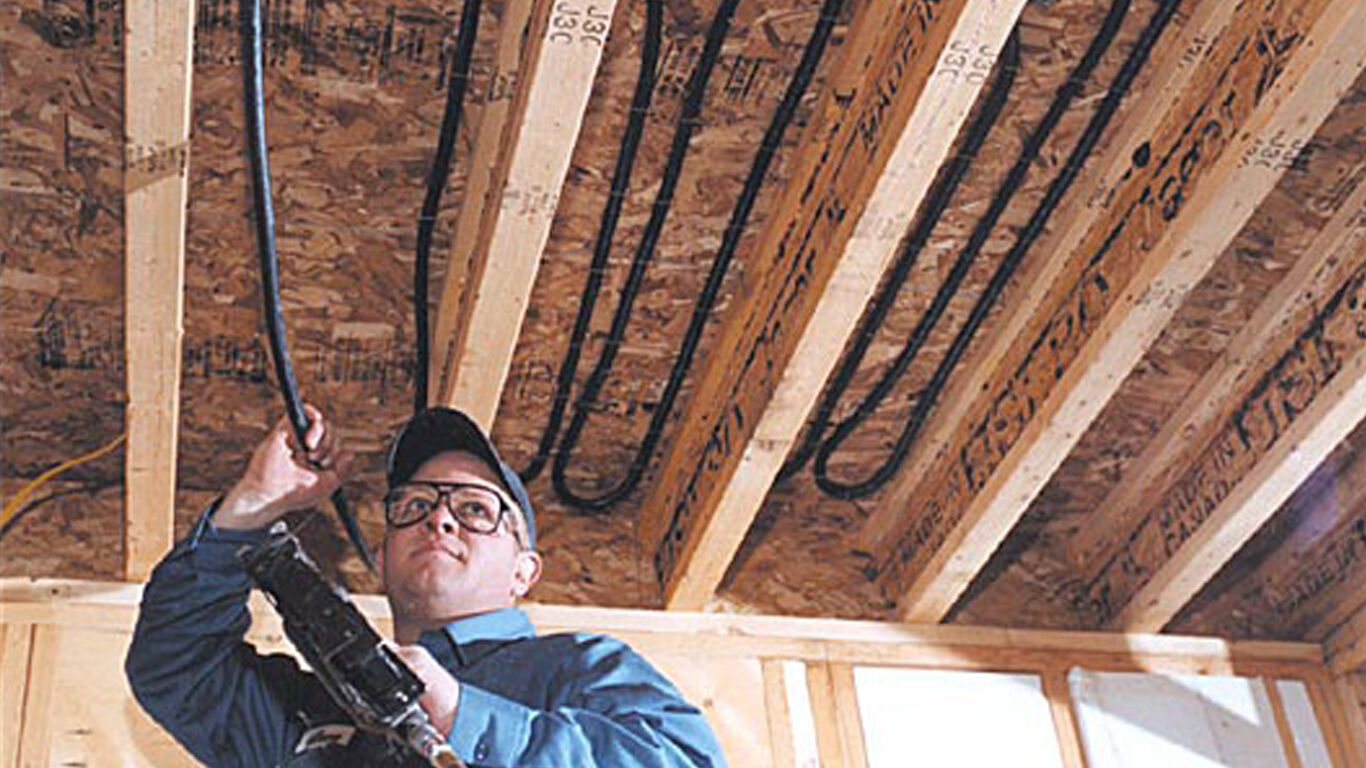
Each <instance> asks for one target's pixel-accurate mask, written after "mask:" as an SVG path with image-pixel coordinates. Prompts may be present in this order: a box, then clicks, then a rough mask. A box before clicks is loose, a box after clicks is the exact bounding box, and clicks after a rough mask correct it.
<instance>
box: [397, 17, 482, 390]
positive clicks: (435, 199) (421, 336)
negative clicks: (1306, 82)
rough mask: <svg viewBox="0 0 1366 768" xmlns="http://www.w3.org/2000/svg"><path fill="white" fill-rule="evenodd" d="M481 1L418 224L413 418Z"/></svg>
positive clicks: (425, 368) (423, 384)
mask: <svg viewBox="0 0 1366 768" xmlns="http://www.w3.org/2000/svg"><path fill="white" fill-rule="evenodd" d="M479 3H480V0H465V4H464V5H463V6H462V7H461V10H460V32H459V34H458V35H457V36H456V40H455V56H454V57H453V60H452V63H451V71H450V74H449V76H448V77H449V79H448V80H447V81H446V110H445V112H444V113H443V114H442V116H441V130H440V133H439V134H438V139H437V145H436V156H435V157H434V158H433V159H432V167H431V169H430V170H429V171H428V172H427V195H426V197H425V198H424V199H423V201H422V213H421V214H420V215H419V216H418V219H417V259H416V261H414V262H413V318H414V320H415V321H416V326H417V334H416V336H417V355H416V357H415V366H414V372H413V378H414V384H415V386H414V388H413V412H414V413H417V412H418V411H421V410H422V409H423V408H426V407H427V379H428V377H429V375H430V374H429V370H430V367H431V363H430V360H431V329H430V328H429V327H428V320H427V302H428V289H427V285H428V282H429V277H428V272H429V270H428V265H429V264H430V262H431V250H432V234H433V232H434V231H435V230H436V214H437V212H438V211H440V209H441V193H442V192H443V191H444V190H445V189H446V180H447V179H449V178H450V175H451V165H452V161H453V160H454V158H455V140H456V137H457V135H458V134H459V132H460V117H461V114H462V112H463V107H464V104H465V86H466V84H467V83H468V82H469V78H470V60H471V59H473V58H474V42H475V38H476V37H477V32H478V30H479Z"/></svg>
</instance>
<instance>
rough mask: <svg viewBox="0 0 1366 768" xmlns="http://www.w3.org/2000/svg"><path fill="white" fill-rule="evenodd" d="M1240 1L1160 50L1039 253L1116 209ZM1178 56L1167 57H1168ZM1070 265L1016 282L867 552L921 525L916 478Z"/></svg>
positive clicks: (1200, 9) (1062, 245)
mask: <svg viewBox="0 0 1366 768" xmlns="http://www.w3.org/2000/svg"><path fill="white" fill-rule="evenodd" d="M1235 8H1236V5H1235V4H1233V3H1199V4H1197V5H1196V7H1195V10H1194V12H1193V14H1192V15H1191V16H1190V18H1189V19H1187V20H1186V22H1185V23H1184V24H1182V25H1181V26H1180V28H1179V29H1176V30H1169V31H1168V32H1167V33H1166V34H1167V35H1173V34H1174V35H1175V37H1174V39H1173V40H1172V41H1171V46H1170V47H1169V48H1167V47H1164V46H1163V45H1162V44H1161V43H1159V44H1158V48H1157V50H1155V51H1154V53H1155V54H1157V55H1158V57H1159V58H1160V59H1161V60H1162V62H1163V65H1162V66H1161V67H1159V68H1157V70H1156V71H1155V72H1153V73H1152V80H1151V81H1150V84H1149V85H1148V87H1147V88H1144V89H1143V90H1142V91H1140V92H1139V93H1136V94H1131V95H1130V97H1129V98H1132V99H1134V100H1135V103H1134V105H1133V107H1132V108H1131V109H1130V110H1129V114H1131V115H1132V118H1130V119H1129V120H1126V121H1125V122H1124V123H1122V124H1121V125H1118V126H1114V128H1113V130H1114V134H1115V135H1114V138H1113V139H1112V140H1110V148H1109V149H1108V150H1107V151H1106V152H1105V153H1104V154H1101V155H1099V156H1096V157H1093V158H1092V159H1091V160H1090V161H1088V162H1087V163H1086V166H1085V167H1084V168H1083V169H1082V172H1081V174H1080V175H1079V177H1078V179H1077V181H1076V183H1075V184H1074V188H1075V189H1077V190H1089V191H1087V192H1086V193H1085V194H1077V193H1074V194H1071V195H1067V196H1065V197H1064V198H1063V200H1062V202H1061V204H1060V205H1059V207H1058V209H1057V210H1056V211H1055V212H1054V214H1053V215H1052V217H1051V221H1053V222H1055V223H1056V225H1055V227H1056V228H1055V229H1053V233H1052V234H1049V233H1045V234H1044V235H1043V236H1042V237H1041V239H1040V240H1039V241H1038V242H1037V243H1036V244H1035V246H1034V250H1035V252H1037V253H1071V252H1072V251H1074V250H1075V249H1076V248H1077V247H1078V244H1079V243H1080V242H1081V239H1082V238H1083V237H1084V236H1085V235H1086V232H1087V229H1088V226H1089V225H1090V223H1091V222H1092V220H1093V219H1094V217H1095V216H1097V215H1102V214H1103V213H1104V212H1105V211H1106V210H1108V208H1109V207H1110V205H1111V204H1110V203H1109V202H1108V201H1107V198H1108V191H1109V190H1112V189H1115V188H1116V187H1118V186H1119V184H1120V182H1121V181H1123V180H1124V178H1125V177H1126V175H1128V174H1131V173H1132V170H1131V169H1132V166H1133V159H1132V158H1133V156H1134V153H1135V152H1137V151H1138V150H1139V148H1140V147H1141V146H1143V145H1144V144H1145V143H1148V142H1149V140H1150V139H1151V137H1152V135H1153V134H1154V133H1155V132H1156V131H1157V129H1158V127H1159V126H1160V125H1161V121H1162V119H1163V118H1164V117H1165V116H1166V115H1167V113H1168V112H1169V111H1171V110H1172V109H1174V108H1176V106H1177V105H1178V102H1179V100H1180V97H1181V96H1182V94H1184V92H1185V90H1186V87H1187V85H1188V83H1189V82H1190V80H1191V78H1193V77H1194V76H1195V74H1196V72H1197V70H1198V69H1199V66H1200V64H1201V61H1202V59H1201V57H1202V56H1203V55H1204V53H1205V52H1206V51H1207V50H1208V49H1209V45H1210V43H1211V41H1213V40H1216V39H1218V38H1219V36H1220V35H1222V34H1223V32H1224V29H1225V27H1227V26H1228V23H1229V21H1231V20H1232V18H1233V12H1234V10H1235ZM1168 50H1169V51H1171V52H1172V54H1171V55H1169V56H1165V57H1163V56H1162V54H1163V53H1164V52H1165V51H1168ZM1064 264H1065V260H1064V259H1026V260H1025V262H1024V264H1023V265H1022V266H1021V271H1020V274H1019V276H1018V278H1017V280H1016V282H1017V284H1018V285H1019V286H1020V288H1019V292H1020V297H1019V299H1018V300H1017V301H1015V302H1013V305H1012V311H1010V312H1005V313H1002V315H1003V317H1002V318H1001V324H1000V327H999V328H998V329H997V330H996V331H994V332H992V333H991V334H990V336H989V338H988V339H986V340H985V343H983V344H982V345H981V348H980V349H979V350H977V351H975V352H969V353H968V355H967V357H966V358H965V359H964V360H963V362H962V363H961V364H960V365H959V366H958V367H959V372H958V374H956V376H955V378H954V380H953V384H952V386H950V387H949V388H948V391H947V392H945V393H944V394H943V396H942V400H941V402H940V403H939V404H938V405H936V406H935V407H934V409H933V410H931V412H930V418H929V420H928V421H927V423H926V425H925V427H924V429H923V430H922V434H921V436H920V437H919V438H917V439H916V441H915V442H914V443H913V444H912V445H911V449H910V452H909V453H908V455H907V458H906V461H905V463H904V466H903V468H902V470H901V472H899V473H898V478H899V479H898V480H893V481H892V483H890V487H889V488H888V490H887V492H886V495H885V499H884V501H883V502H882V503H880V504H878V506H877V507H876V508H875V509H874V510H873V511H872V513H871V514H870V515H869V516H868V519H867V520H866V521H865V522H864V524H863V527H862V528H861V529H860V531H859V543H860V548H861V549H863V550H865V551H868V552H879V551H883V552H885V551H887V549H888V547H889V546H890V544H891V543H892V542H895V541H896V540H897V539H898V538H899V537H900V536H902V535H904V532H905V529H906V528H907V527H908V525H909V523H910V522H911V520H912V519H913V518H912V517H911V516H910V515H909V514H908V511H909V510H912V509H914V507H915V504H914V503H913V499H912V496H911V494H913V493H915V492H916V491H918V490H919V487H918V486H919V483H918V482H917V481H916V478H920V477H923V476H924V475H926V474H928V473H929V472H930V471H931V470H932V469H933V468H934V462H935V461H936V460H937V459H938V458H939V455H940V454H941V453H943V452H944V451H945V450H947V449H948V444H949V442H950V441H951V440H953V439H954V437H955V432H956V431H957V429H958V428H959V426H960V425H961V424H962V423H963V422H964V421H966V420H967V419H968V418H969V417H970V414H969V410H970V409H971V407H972V406H973V403H974V400H975V399H976V397H977V395H978V393H979V392H981V391H983V390H985V389H986V388H987V387H989V386H990V385H991V382H992V380H993V379H995V378H997V377H999V376H1001V375H1002V374H1001V372H1000V371H1001V370H1003V368H1002V362H1001V361H1003V360H1005V359H1006V358H1007V357H1009V356H1010V351H1011V349H1012V348H1013V347H1014V346H1015V345H1016V344H1017V343H1018V342H1019V339H1020V338H1021V337H1022V334H1024V333H1025V331H1026V327H1027V323H1028V321H1029V320H1030V318H1031V317H1032V316H1033V314H1034V313H1036V312H1037V311H1039V310H1038V307H1039V306H1040V305H1041V304H1042V303H1043V302H1044V301H1045V300H1048V299H1049V298H1050V295H1049V288H1050V287H1051V286H1052V285H1053V283H1054V282H1055V281H1056V280H1057V277H1058V275H1059V273H1060V272H1061V271H1062V269H1063V266H1064Z"/></svg>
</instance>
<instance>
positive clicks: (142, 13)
mask: <svg viewBox="0 0 1366 768" xmlns="http://www.w3.org/2000/svg"><path fill="white" fill-rule="evenodd" d="M194 11H195V8H194V3H159V2H156V0H130V2H129V3H128V4H127V6H126V8H125V10H124V13H125V27H124V28H125V30H126V34H125V42H124V72H125V74H124V83H125V85H124V99H125V101H124V103H125V105H126V106H125V109H124V135H125V144H124V258H125V264H126V266H125V289H126V294H125V296H126V298H125V303H124V311H125V326H124V327H125V331H124V333H125V345H126V354H127V371H128V374H127V377H128V407H127V417H126V421H127V429H128V446H127V452H126V459H125V471H126V473H127V474H126V483H125V499H126V510H127V511H126V525H125V527H124V573H125V577H126V578H127V579H129V580H132V581H143V580H145V579H146V578H147V577H148V576H149V575H150V574H151V572H152V567H153V566H154V565H155V564H156V562H157V561H158V560H160V559H161V557H162V556H163V555H164V554H165V553H166V552H167V550H169V549H170V548H171V542H172V539H173V537H174V531H175V489H176V447H177V439H178V425H179V422H180V373H181V371H180V367H181V342H182V337H183V335H184V328H183V322H182V318H183V312H184V298H183V293H184V291H183V287H184V282H185V211H186V201H187V197H188V187H189V173H188V169H189V157H190V96H191V89H190V82H191V79H190V73H191V69H192V62H193V59H192V56H191V50H192V46H193V40H194Z"/></svg>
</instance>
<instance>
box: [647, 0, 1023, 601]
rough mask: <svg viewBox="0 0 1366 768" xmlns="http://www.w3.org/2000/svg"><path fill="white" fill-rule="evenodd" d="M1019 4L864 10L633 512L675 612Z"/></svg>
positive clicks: (696, 585) (788, 442) (748, 490)
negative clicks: (653, 477) (964, 61)
mask: <svg viewBox="0 0 1366 768" xmlns="http://www.w3.org/2000/svg"><path fill="white" fill-rule="evenodd" d="M1022 7H1023V3H1022V2H1021V1H1020V0H948V2H944V3H932V2H926V1H925V0H905V1H904V2H899V3H871V4H868V5H866V6H864V7H863V8H862V9H861V10H860V12H859V13H860V15H859V17H858V18H857V19H856V20H855V22H854V24H853V31H852V32H851V34H850V36H849V38H848V40H847V42H846V43H845V44H844V47H843V50H842V52H841V59H840V61H839V63H838V64H837V67H836V72H835V74H834V76H833V80H832V85H831V87H830V88H828V89H827V91H826V92H825V93H824V94H823V95H822V97H821V101H820V103H819V105H818V106H817V109H816V113H815V114H816V115H817V118H816V119H814V120H813V121H812V124H811V127H810V129H809V130H808V133H807V137H806V141H805V142H804V144H803V145H804V146H805V147H806V150H805V151H804V152H803V154H802V155H801V156H800V157H799V159H798V161H797V163H796V165H795V167H796V169H797V170H796V172H795V173H794V174H793V176H792V179H793V180H792V182H791V183H789V184H788V185H787V187H786V189H785V191H784V193H783V196H782V198H781V199H780V201H779V203H778V205H777V206H776V208H775V212H774V213H773V214H772V215H771V216H770V217H769V219H768V220H767V221H766V222H765V228H764V232H763V234H762V235H761V237H760V239H759V242H758V246H757V248H756V252H755V254H754V255H753V257H751V258H750V259H749V260H748V263H749V264H750V265H751V267H750V268H749V271H747V272H746V281H747V282H748V283H749V285H748V286H747V287H746V288H745V289H742V290H741V291H740V292H739V295H741V296H745V297H746V298H745V300H743V301H737V302H736V304H735V305H734V306H733V307H732V309H731V310H730V312H729V313H728V315H727V316H726V318H725V320H723V324H722V330H721V332H720V335H719V336H718V345H717V349H716V351H714V352H713V353H712V354H711V355H710V356H709V364H708V365H707V367H706V369H705V370H704V371H702V372H701V374H700V376H699V378H698V382H699V384H698V386H697V389H696V391H695V394H694V395H693V398H692V401H691V403H690V404H689V406H688V412H687V414H686V415H685V416H684V418H683V423H682V426H681V428H680V429H679V432H678V435H677V437H676V438H675V439H674V441H673V443H672V444H671V445H670V447H669V449H668V452H667V454H666V455H665V458H664V460H663V463H662V468H661V471H660V474H659V480H658V482H657V483H656V484H655V486H654V488H653V490H652V492H651V493H650V496H649V499H648V500H647V501H646V503H645V504H644V505H643V506H642V510H643V513H642V520H641V527H640V535H641V538H642V540H643V541H644V542H645V544H646V546H647V548H648V549H647V551H649V552H652V553H653V558H654V567H655V574H656V577H657V578H658V580H659V582H660V584H661V585H662V587H663V590H664V593H665V600H666V603H667V605H668V606H669V607H670V608H673V609H683V610H686V609H697V608H700V607H701V606H702V605H703V604H705V603H706V601H707V600H709V599H710V598H711V596H712V594H713V593H714V591H715V589H716V586H717V584H718V583H719V582H720V580H721V578H722V576H723V575H724V573H725V570H726V567H727V566H728V565H729V563H730V561H731V559H732V557H733V556H734V553H735V551H736V549H737V548H738V547H739V544H740V540H741V538H742V537H743V536H744V533H745V531H746V529H748V527H749V524H750V522H751V521H752V520H753V519H754V515H755V514H756V513H757V511H758V509H759V506H760V505H761V504H762V502H763V499H764V496H765V495H766V494H767V492H768V489H769V487H770V486H771V485H772V483H773V479H774V477H775V476H776V475H777V472H778V469H779V467H780V465H781V463H782V461H783V458H784V457H785V456H786V455H787V452H788V450H789V448H790V447H791V446H792V444H793V442H794V441H795V439H796V437H797V435H798V432H799V431H800V429H801V427H802V422H803V420H804V419H805V418H806V416H807V413H808V412H809V411H810V409H811V407H812V405H813V404H814V403H815V400H816V397H817V396H818V395H819V394H820V388H821V386H822V384H824V382H825V379H826V377H827V376H828V375H829V373H830V371H831V369H832V368H833V367H834V364H835V362H836V361H837V359H838V357H839V352H840V350H841V349H842V348H843V346H844V344H845V341H846V340H847V339H848V337H849V335H850V334H851V333H852V332H853V329H854V327H855V325H856V323H857V321H858V316H859V313H860V312H861V311H862V308H863V306H864V304H866V303H867V301H868V298H869V297H870V296H871V294H872V292H873V290H874V289H875V288H876V286H877V282H878V280H879V278H880V277H881V275H882V273H883V271H884V269H885V268H886V266H887V263H888V262H889V261H890V258H891V256H892V254H893V252H894V250H895V247H896V244H897V241H898V239H899V238H900V237H901V236H902V234H903V233H904V231H905V229H906V227H907V225H908V224H909V223H910V217H911V215H912V214H913V213H914V211H915V208H916V201H918V200H920V199H921V197H923V195H924V194H925V191H926V189H927V188H928V187H929V184H930V182H931V180H932V178H933V176H934V173H935V171H936V169H937V168H938V167H939V165H940V163H941V162H942V161H943V159H944V157H945V156H946V155H947V153H948V150H949V146H950V143H951V142H952V140H953V137H954V136H956V135H957V133H958V130H959V128H960V126H961V125H962V123H963V121H964V120H965V119H966V117H967V114H968V112H969V110H970V109H971V108H972V104H973V102H974V101H975V100H976V97H977V94H978V92H979V91H980V90H981V81H983V80H985V79H986V78H985V77H973V78H969V77H968V75H970V74H973V73H979V74H983V75H984V74H985V73H986V72H987V71H989V70H990V69H991V66H992V64H993V62H994V61H995V58H996V56H997V53H998V52H999V51H1000V49H1001V47H1002V45H1003V44H1004V41H1005V38H1006V36H1007V35H1008V34H1009V32H1010V29H1011V27H1012V26H1013V25H1014V23H1015V19H1016V17H1017V16H1018V15H1019V13H1020V10H1021V8H1022ZM960 52H966V53H965V54H964V55H966V56H967V58H968V66H967V68H966V69H965V68H964V67H962V66H953V65H952V64H951V63H950V61H954V63H957V62H956V59H951V58H950V54H957V53H960Z"/></svg>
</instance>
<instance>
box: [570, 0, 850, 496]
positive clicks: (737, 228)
mask: <svg viewBox="0 0 1366 768" xmlns="http://www.w3.org/2000/svg"><path fill="white" fill-rule="evenodd" d="M842 7H843V0H825V2H824V3H823V4H822V6H821V10H820V12H819V14H820V15H819V16H818V18H817V20H816V23H815V25H814V26H813V28H812V31H811V36H810V38H809V39H808V41H807V44H806V47H805V48H804V50H803V52H802V59H801V62H800V63H799V64H798V66H797V69H796V71H795V72H794V73H793V76H792V79H791V81H790V82H789V83H788V86H787V89H786V90H785V92H784V94H783V99H782V101H781V102H780V103H779V105H778V108H777V109H776V110H775V111H774V115H773V118H772V119H771V121H770V122H769V125H768V128H767V129H766V130H765V132H764V138H763V140H762V143H761V145H760V148H759V151H758V152H757V153H756V155H755V158H754V161H753V162H752V164H751V165H750V170H749V173H748V175H747V176H746V179H745V184H744V186H743V188H742V190H741V193H740V196H739V198H738V199H737V201H736V205H735V207H734V209H732V211H731V218H730V221H729V223H728V224H727V226H726V229H725V232H724V234H723V236H722V241H721V246H720V248H719V250H718V251H717V255H716V257H715V259H714V260H713V261H712V266H711V269H710V271H709V273H708V275H707V281H706V283H705V285H704V287H703V290H702V291H701V293H699V294H698V298H697V300H696V302H695V303H694V307H693V313H692V317H691V318H690V320H689V324H688V329H687V332H686V333H685V336H684V340H683V344H682V346H681V348H680V350H679V354H678V356H677V357H676V358H675V359H674V365H673V368H672V370H671V371H670V374H669V378H668V380H667V382H666V384H665V388H664V392H663V394H662V395H661V397H660V402H659V403H658V404H657V406H656V408H655V410H654V412H653V414H651V418H650V425H649V428H648V430H647V432H646V435H645V438H644V439H643V440H642V442H641V444H640V446H639V447H638V449H637V451H636V454H635V456H634V458H633V459H632V461H631V465H630V467H629V468H628V470H627V474H626V477H625V478H624V479H623V480H622V482H620V483H618V484H617V485H616V486H615V487H613V488H612V489H610V490H609V491H608V492H607V493H605V494H602V495H600V496H597V497H595V498H584V497H580V496H577V495H574V494H572V492H570V493H569V494H565V492H566V491H570V489H569V488H568V487H567V483H564V482H563V480H564V474H565V473H564V470H565V468H566V467H567V465H568V459H569V455H570V453H571V452H572V450H573V446H574V445H575V444H576V443H577V440H578V436H579V433H580V432H581V430H582V429H583V422H584V421H585V420H586V417H587V409H586V408H582V409H581V410H579V411H578V412H576V414H575V416H576V419H575V421H574V422H572V423H571V424H570V432H568V433H566V435H565V442H564V447H563V448H562V450H561V452H560V453H559V454H557V455H556V457H555V466H554V479H555V480H556V491H557V492H558V493H561V494H562V496H567V498H568V499H569V500H570V501H571V503H578V504H579V505H580V506H581V507H582V508H588V509H593V510H595V511H596V510H602V509H606V508H608V507H610V506H611V505H612V504H614V503H616V502H617V501H620V500H621V499H623V498H625V497H626V496H627V495H628V494H630V493H631V491H632V490H634V488H635V487H636V486H637V485H638V484H639V482H640V479H641V478H642V477H643V476H644V473H645V469H646V467H647V466H648V465H649V461H650V459H651V457H652V456H653V454H654V451H655V447H656V446H657V444H658V442H659V440H660V438H661V437H662V435H663V432H664V426H665V422H666V421H667V419H668V417H669V415H670V413H671V412H672V411H673V406H674V402H675V401H676V400H677V397H678V393H679V391H680V390H681V388H682V385H683V382H684V380H685V379H686V377H687V374H688V371H689V369H690V368H691V366H692V361H693V358H694V356H695V354H696V351H697V345H698V343H699V342H700V340H701V337H702V332H703V330H704V328H705V326H706V321H707V318H708V317H709V316H710V315H711V311H712V309H713V307H714V306H715V303H716V300H717V296H718V293H719V292H720V289H721V284H722V282H723V280H724V278H725V275H726V272H727V270H728V269H729V266H730V263H731V261H732V260H733V257H734V254H735V251H736V248H737V247H738V246H739V243H740V239H741V237H742V236H743V234H744V229H745V225H746V223H747V222H748V220H749V216H750V214H751V213H752V212H753V209H754V204H755V202H756V201H757V199H758V195H759V191H760V189H761V187H762V186H763V182H764V179H765V178H766V176H767V175H768V170H769V167H770V166H771V164H772V161H773V157H774V155H775V154H776V152H777V150H778V148H779V147H780V146H782V141H783V134H784V133H785V131H786V130H787V127H788V126H789V125H790V124H791V122H792V119H793V117H794V116H795V115H796V111H797V108H798V106H799V105H800V104H801V100H802V97H803V96H804V95H805V93H806V91H807V89H808V88H809V87H810V84H811V81H812V79H813V78H814V77H815V72H816V67H817V66H818V65H819V63H820V61H821V59H822V58H823V56H824V53H825V49H826V46H827V43H828V42H829V39H830V35H831V33H832V31H833V29H834V26H835V23H836V21H837V19H838V16H839V12H840V10H841V8H842ZM723 10H726V8H725V7H724V6H723ZM730 11H733V6H732V7H731V8H730V9H729V10H727V17H728V16H729V13H730ZM719 14H720V11H718V15H719ZM719 37H720V36H717V39H716V44H715V46H714V48H715V50H716V51H718V52H719V48H720V39H719ZM711 42H712V38H711V37H710V36H709V38H708V44H709V45H708V47H707V49H705V50H704V55H707V54H708V53H709V52H711V51H712V50H713V47H712V46H711V45H710V44H711ZM710 55H711V56H713V57H714V56H715V55H716V53H710ZM704 61H705V59H704ZM698 66H699V69H698V70H697V71H694V78H696V79H700V80H701V82H700V83H698V84H697V85H696V87H695V88H694V89H693V93H691V94H690V96H692V97H695V101H696V107H695V108H694V109H693V110H690V112H691V115H692V116H693V119H696V115H697V114H698V113H700V111H701V98H702V95H703V93H704V92H705V88H706V82H705V78H704V77H700V76H699V74H700V72H701V64H700V63H699V65H698ZM709 67H710V65H709ZM709 72H710V69H708V70H707V74H709ZM693 85H694V84H693V83H690V88H693ZM690 100H692V99H690ZM688 112H689V110H685V117H686V116H687V113H688ZM680 164H681V158H680ZM651 248H652V249H653V243H652V244H651ZM623 330H624V329H623ZM618 338H619V337H618ZM600 362H601V360H600ZM609 365H610V362H609ZM595 373H597V372H596V371H595ZM605 374H606V372H605V371H604V372H603V377H602V378H603V379H605ZM598 386H599V387H600V386H601V381H599V382H598ZM591 392H592V397H593V398H596V395H597V389H594V390H592V391H591ZM589 402H591V399H590V398H589V395H588V394H587V393H585V395H584V396H583V398H582V399H581V400H580V404H586V403H589ZM580 414H582V417H580Z"/></svg>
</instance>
